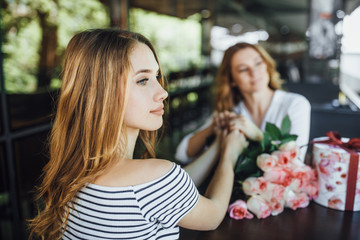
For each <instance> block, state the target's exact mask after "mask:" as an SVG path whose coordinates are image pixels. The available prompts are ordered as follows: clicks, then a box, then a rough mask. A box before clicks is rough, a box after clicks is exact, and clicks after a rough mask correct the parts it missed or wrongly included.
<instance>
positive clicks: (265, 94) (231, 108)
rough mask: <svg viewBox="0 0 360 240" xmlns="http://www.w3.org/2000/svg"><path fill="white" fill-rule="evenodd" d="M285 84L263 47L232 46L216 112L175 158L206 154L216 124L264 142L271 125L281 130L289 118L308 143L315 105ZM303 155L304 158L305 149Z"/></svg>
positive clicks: (186, 159) (225, 61) (219, 78)
mask: <svg viewBox="0 0 360 240" xmlns="http://www.w3.org/2000/svg"><path fill="white" fill-rule="evenodd" d="M281 84H282V81H281V79H280V74H279V73H278V72H277V71H276V65H275V61H274V60H273V59H272V58H271V56H270V55H269V54H268V53H267V52H266V51H265V50H264V49H263V48H262V47H260V46H258V45H253V44H248V43H237V44H235V45H234V46H232V47H230V48H228V49H227V50H226V51H225V54H224V57H223V60H222V63H221V65H220V67H219V71H218V75H217V92H216V102H215V106H216V112H215V113H214V114H213V116H212V118H209V119H208V121H207V122H206V123H205V124H204V125H203V126H202V127H201V128H200V129H199V130H198V131H196V132H195V133H191V134H189V135H187V136H185V137H184V139H183V140H182V141H181V142H180V144H179V146H178V148H177V152H176V158H177V159H178V160H179V161H180V162H182V163H189V162H191V161H192V159H193V158H194V157H196V156H198V155H199V154H200V153H202V151H203V150H204V148H205V147H206V142H207V139H208V137H210V136H212V135H213V134H214V127H215V126H216V127H222V128H224V127H227V128H230V129H232V130H233V129H238V130H240V131H241V132H242V133H243V134H244V135H245V136H246V137H247V138H248V139H251V140H255V141H260V140H262V131H265V126H266V122H270V123H273V124H275V125H277V126H278V127H280V126H281V122H282V120H283V118H284V117H285V116H286V115H289V117H290V120H291V129H290V133H292V134H296V135H298V138H297V144H298V145H299V146H303V145H307V143H308V140H309V132H310V111H311V106H310V103H309V101H308V100H307V99H306V98H305V97H303V96H301V95H299V94H296V93H290V92H285V91H283V90H280V89H281ZM301 151H302V152H301V157H302V158H303V159H304V156H305V153H306V148H302V149H301Z"/></svg>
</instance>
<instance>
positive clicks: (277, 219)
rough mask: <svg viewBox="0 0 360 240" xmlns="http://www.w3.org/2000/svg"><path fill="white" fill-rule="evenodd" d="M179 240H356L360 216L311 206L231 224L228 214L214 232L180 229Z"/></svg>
mask: <svg viewBox="0 0 360 240" xmlns="http://www.w3.org/2000/svg"><path fill="white" fill-rule="evenodd" d="M180 239H181V240H230V239H231V240H236V239H241V240H322V239H324V240H359V239H360V212H351V211H338V210H334V209H330V208H326V207H323V206H321V205H319V204H317V203H315V202H311V203H310V204H309V206H308V207H307V208H303V209H297V210H295V211H293V210H291V209H289V208H286V209H285V210H284V212H282V213H281V214H280V215H278V216H270V217H268V218H265V219H257V218H256V216H254V218H253V219H250V220H248V219H244V220H234V219H231V218H230V217H229V216H228V214H227V215H226V217H225V219H224V220H223V222H222V223H221V225H220V226H219V227H218V228H217V229H216V230H214V231H204V232H201V231H193V230H188V229H183V228H180Z"/></svg>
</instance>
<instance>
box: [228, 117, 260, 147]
mask: <svg viewBox="0 0 360 240" xmlns="http://www.w3.org/2000/svg"><path fill="white" fill-rule="evenodd" d="M229 129H230V131H234V130H239V131H240V132H242V133H244V134H245V136H246V137H247V138H249V139H251V140H253V141H259V142H260V141H261V140H262V139H263V133H262V131H261V130H260V129H259V128H258V127H257V126H256V125H255V124H254V123H253V122H252V121H251V120H250V119H248V118H246V117H244V116H243V115H235V116H234V115H231V119H230V120H229Z"/></svg>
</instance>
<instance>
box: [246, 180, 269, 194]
mask: <svg viewBox="0 0 360 240" xmlns="http://www.w3.org/2000/svg"><path fill="white" fill-rule="evenodd" d="M267 184H268V183H267V181H266V179H265V178H264V177H258V178H256V177H248V178H247V179H245V181H244V182H243V183H242V190H243V192H244V193H245V194H246V195H253V194H261V193H263V192H265V191H266V188H267Z"/></svg>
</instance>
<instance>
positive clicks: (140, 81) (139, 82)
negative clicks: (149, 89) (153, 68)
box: [136, 78, 149, 85]
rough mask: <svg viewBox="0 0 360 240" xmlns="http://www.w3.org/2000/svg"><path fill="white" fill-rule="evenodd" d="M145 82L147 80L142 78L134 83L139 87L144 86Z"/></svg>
mask: <svg viewBox="0 0 360 240" xmlns="http://www.w3.org/2000/svg"><path fill="white" fill-rule="evenodd" d="M147 81H149V79H148V78H143V79H141V80H138V81H137V82H136V83H137V84H139V85H146V83H147Z"/></svg>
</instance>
